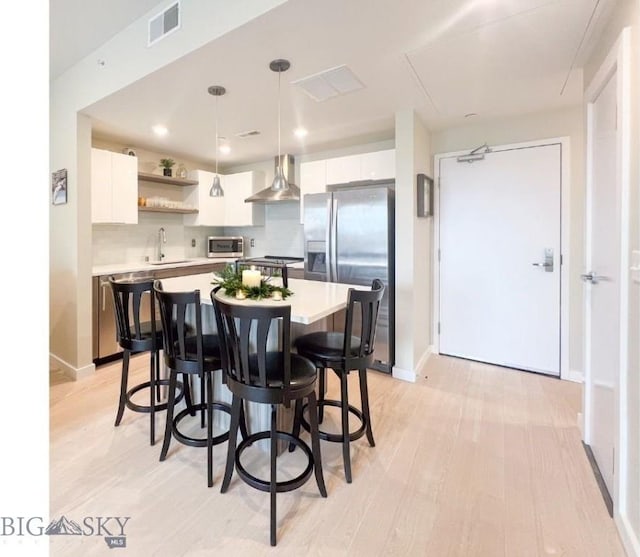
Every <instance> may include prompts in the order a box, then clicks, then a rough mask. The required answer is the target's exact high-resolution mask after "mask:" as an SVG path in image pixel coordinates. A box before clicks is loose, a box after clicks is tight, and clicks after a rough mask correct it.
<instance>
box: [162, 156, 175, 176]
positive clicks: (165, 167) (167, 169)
mask: <svg viewBox="0 0 640 557" xmlns="http://www.w3.org/2000/svg"><path fill="white" fill-rule="evenodd" d="M174 164H176V161H174V160H173V159H160V164H159V166H161V167H162V175H163V176H171V167H172V166H173V165H174Z"/></svg>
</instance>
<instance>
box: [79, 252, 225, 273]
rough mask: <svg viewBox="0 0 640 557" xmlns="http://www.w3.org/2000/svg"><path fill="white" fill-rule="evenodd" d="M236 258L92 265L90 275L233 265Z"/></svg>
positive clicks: (200, 258)
mask: <svg viewBox="0 0 640 557" xmlns="http://www.w3.org/2000/svg"><path fill="white" fill-rule="evenodd" d="M235 260H236V258H235V257H234V258H229V257H196V258H193V259H187V258H185V259H184V260H183V261H180V262H173V263H172V262H171V261H168V262H166V263H163V264H162V265H153V264H151V263H148V262H144V261H138V262H131V263H113V264H111V265H94V267H93V270H92V273H93V276H94V277H97V276H101V275H115V274H119V273H136V272H138V271H152V270H158V269H173V268H176V267H190V266H194V265H208V264H213V263H233V262H234V261H235Z"/></svg>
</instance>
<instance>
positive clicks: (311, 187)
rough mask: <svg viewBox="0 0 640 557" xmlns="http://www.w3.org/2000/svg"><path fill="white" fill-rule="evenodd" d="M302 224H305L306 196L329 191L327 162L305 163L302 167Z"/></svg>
mask: <svg viewBox="0 0 640 557" xmlns="http://www.w3.org/2000/svg"><path fill="white" fill-rule="evenodd" d="M299 187H300V222H301V223H304V196H305V195H306V194H308V193H324V192H325V191H327V161H326V160H320V161H311V162H303V163H302V164H301V165H300V184H299Z"/></svg>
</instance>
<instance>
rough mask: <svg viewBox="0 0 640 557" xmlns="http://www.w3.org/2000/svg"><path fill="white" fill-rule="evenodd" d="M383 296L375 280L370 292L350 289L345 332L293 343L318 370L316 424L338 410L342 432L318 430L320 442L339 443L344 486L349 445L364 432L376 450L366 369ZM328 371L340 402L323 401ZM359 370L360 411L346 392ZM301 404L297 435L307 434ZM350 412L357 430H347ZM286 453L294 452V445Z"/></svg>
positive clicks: (311, 336)
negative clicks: (353, 373) (331, 410)
mask: <svg viewBox="0 0 640 557" xmlns="http://www.w3.org/2000/svg"><path fill="white" fill-rule="evenodd" d="M383 294H384V284H383V283H382V281H381V280H379V279H374V280H373V283H372V284H371V290H370V291H367V290H355V289H353V288H350V289H349V298H348V303H347V312H346V318H345V326H344V333H340V332H328V331H327V332H316V333H309V334H307V335H302V336H300V337H298V338H297V339H296V340H295V347H296V349H297V351H298V354H300V355H302V356H304V357H306V358H308V359H309V360H311V361H312V362H314V363H315V365H316V366H317V367H318V368H319V370H320V373H319V376H320V381H319V391H320V396H319V400H318V408H319V421H320V423H322V421H323V410H324V407H325V406H334V407H338V408H340V411H341V431H340V433H338V434H335V433H327V432H325V431H322V430H320V432H319V435H320V438H321V439H324V440H326V441H331V442H334V443H342V456H343V460H344V473H345V477H346V480H347V483H351V454H350V446H349V444H350V442H351V441H355V440H356V439H360V437H362V436H363V435H364V434H365V433H366V435H367V439H368V441H369V445H371V446H372V447H375V441H374V439H373V432H372V430H371V416H370V413H369V392H368V388H367V367H369V366H370V365H371V364H372V363H373V353H374V350H375V335H376V324H377V321H378V310H379V309H380V302H381V300H382V296H383ZM327 368H331V369H332V370H333V371H334V372H335V374H336V375H337V376H338V378H339V379H340V400H330V399H325V395H324V390H325V380H326V370H327ZM355 370H357V371H358V376H359V380H360V399H361V402H362V409H361V410H360V409H358V408H356V407H355V406H352V405H350V404H349V397H348V393H347V376H348V375H349V372H351V371H355ZM305 408H306V407H305V406H303V405H302V404H301V403H300V401H297V402H296V409H295V418H294V427H293V435H296V436H297V435H299V431H300V425H302V426H303V427H304V428H305V429H306V430H307V431H309V429H310V424H309V422H307V421H306V420H305V418H304V410H305ZM349 413H351V414H353V415H354V416H356V417H357V418H358V420H359V421H360V424H361V425H360V427H359V428H358V429H357V430H356V431H349ZM309 416H310V419H312V420H313V419H315V417H314V409H313V408H309ZM289 450H290V451H293V450H295V446H294V445H290V446H289Z"/></svg>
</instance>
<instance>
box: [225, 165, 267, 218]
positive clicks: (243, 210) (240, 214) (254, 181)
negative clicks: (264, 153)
mask: <svg viewBox="0 0 640 557" xmlns="http://www.w3.org/2000/svg"><path fill="white" fill-rule="evenodd" d="M222 188H223V189H224V226H262V225H264V205H263V204H262V203H245V202H244V200H245V199H246V198H247V197H251V196H252V195H253V194H254V193H257V192H259V191H260V190H262V189H264V188H265V176H264V172H259V171H256V170H251V171H248V172H238V173H237V174H227V175H225V176H224V179H223V181H222Z"/></svg>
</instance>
